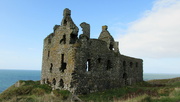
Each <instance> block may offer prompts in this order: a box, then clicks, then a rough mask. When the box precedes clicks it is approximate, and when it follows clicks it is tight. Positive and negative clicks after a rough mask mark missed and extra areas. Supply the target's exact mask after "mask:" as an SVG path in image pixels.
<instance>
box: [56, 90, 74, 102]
mask: <svg viewBox="0 0 180 102" xmlns="http://www.w3.org/2000/svg"><path fill="white" fill-rule="evenodd" d="M53 94H54V95H55V96H56V97H60V98H61V99H63V100H66V99H67V98H68V97H69V96H70V94H71V93H70V92H69V91H68V90H59V89H57V90H53Z"/></svg>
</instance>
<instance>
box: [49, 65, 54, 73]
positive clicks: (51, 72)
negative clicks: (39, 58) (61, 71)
mask: <svg viewBox="0 0 180 102" xmlns="http://www.w3.org/2000/svg"><path fill="white" fill-rule="evenodd" d="M52 67H53V64H52V63H51V66H50V69H49V71H50V73H52Z"/></svg>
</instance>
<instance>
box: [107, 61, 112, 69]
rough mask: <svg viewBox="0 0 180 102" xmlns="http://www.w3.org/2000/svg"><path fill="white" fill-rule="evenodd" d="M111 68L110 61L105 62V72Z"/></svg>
mask: <svg viewBox="0 0 180 102" xmlns="http://www.w3.org/2000/svg"><path fill="white" fill-rule="evenodd" d="M111 68H112V63H111V61H110V60H108V61H107V68H106V70H110V69H111Z"/></svg>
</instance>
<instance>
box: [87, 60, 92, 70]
mask: <svg viewBox="0 0 180 102" xmlns="http://www.w3.org/2000/svg"><path fill="white" fill-rule="evenodd" d="M86 71H87V72H88V71H91V61H90V59H88V60H87V62H86Z"/></svg>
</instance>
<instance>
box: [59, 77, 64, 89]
mask: <svg viewBox="0 0 180 102" xmlns="http://www.w3.org/2000/svg"><path fill="white" fill-rule="evenodd" d="M59 87H61V88H64V81H63V80H62V79H61V80H60V81H59Z"/></svg>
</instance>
